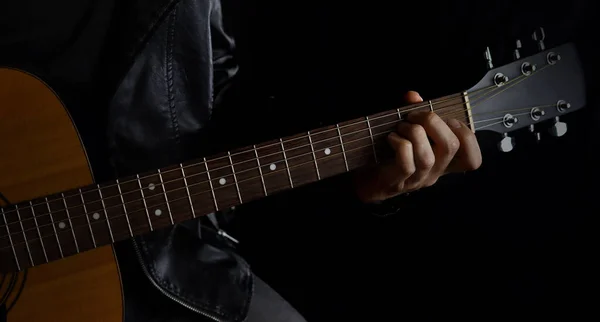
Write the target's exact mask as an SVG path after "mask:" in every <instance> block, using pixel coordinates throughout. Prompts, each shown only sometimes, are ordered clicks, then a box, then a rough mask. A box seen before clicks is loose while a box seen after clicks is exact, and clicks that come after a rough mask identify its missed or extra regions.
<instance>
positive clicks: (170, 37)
mask: <svg viewBox="0 0 600 322" xmlns="http://www.w3.org/2000/svg"><path fill="white" fill-rule="evenodd" d="M177 7H178V4H177V5H176V6H175V7H174V8H173V11H172V12H171V14H170V15H169V25H168V30H167V46H166V53H165V60H166V61H165V64H166V66H167V70H166V72H167V73H166V74H167V75H166V76H167V99H168V102H169V112H170V114H171V123H172V125H173V139H174V140H175V142H176V143H179V142H180V134H179V122H178V121H177V112H176V111H175V91H174V89H173V87H174V83H175V80H174V78H175V77H174V74H175V73H174V71H173V65H174V63H173V47H174V44H175V20H176V19H177Z"/></svg>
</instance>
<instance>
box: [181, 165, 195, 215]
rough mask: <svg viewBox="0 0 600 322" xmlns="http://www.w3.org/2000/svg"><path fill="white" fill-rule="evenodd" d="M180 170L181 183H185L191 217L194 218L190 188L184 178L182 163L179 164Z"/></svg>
mask: <svg viewBox="0 0 600 322" xmlns="http://www.w3.org/2000/svg"><path fill="white" fill-rule="evenodd" d="M179 169H180V170H181V177H182V178H183V184H184V185H185V191H186V192H187V197H188V201H189V202H190V209H191V210H192V217H194V218H196V211H195V210H194V203H193V202H192V195H191V194H190V188H189V187H188V182H187V179H186V178H185V170H184V169H183V164H181V163H180V164H179Z"/></svg>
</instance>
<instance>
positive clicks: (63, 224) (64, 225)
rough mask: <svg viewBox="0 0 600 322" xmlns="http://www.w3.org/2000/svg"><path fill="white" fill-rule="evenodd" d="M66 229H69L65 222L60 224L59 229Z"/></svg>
mask: <svg viewBox="0 0 600 322" xmlns="http://www.w3.org/2000/svg"><path fill="white" fill-rule="evenodd" d="M65 227H67V224H65V223H64V222H62V221H61V222H59V223H58V228H60V229H65Z"/></svg>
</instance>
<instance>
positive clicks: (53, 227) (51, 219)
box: [44, 198, 65, 258]
mask: <svg viewBox="0 0 600 322" xmlns="http://www.w3.org/2000/svg"><path fill="white" fill-rule="evenodd" d="M44 201H45V204H46V208H47V210H48V216H49V217H50V226H52V230H53V231H54V236H56V246H57V247H58V251H59V253H60V258H64V257H65V255H64V252H63V250H62V246H61V245H60V238H58V232H57V231H56V225H55V224H54V217H53V216H52V209H50V202H49V201H48V198H44Z"/></svg>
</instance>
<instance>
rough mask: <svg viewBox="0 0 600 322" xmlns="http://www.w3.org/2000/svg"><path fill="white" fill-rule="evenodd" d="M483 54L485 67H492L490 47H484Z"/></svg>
mask: <svg viewBox="0 0 600 322" xmlns="http://www.w3.org/2000/svg"><path fill="white" fill-rule="evenodd" d="M483 55H484V56H485V62H486V66H487V69H494V64H493V63H492V53H491V52H490V47H486V48H485V52H484V53H483Z"/></svg>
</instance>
